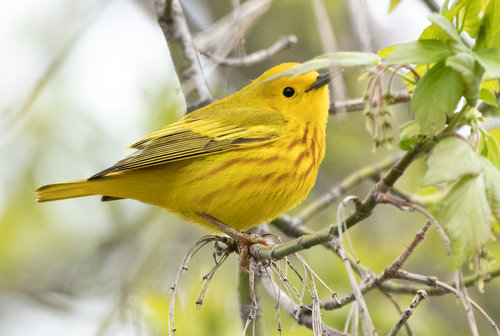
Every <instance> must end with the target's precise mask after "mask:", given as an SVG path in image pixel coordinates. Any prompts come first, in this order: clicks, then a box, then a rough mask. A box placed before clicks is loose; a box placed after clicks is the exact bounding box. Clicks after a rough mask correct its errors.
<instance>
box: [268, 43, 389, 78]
mask: <svg viewBox="0 0 500 336" xmlns="http://www.w3.org/2000/svg"><path fill="white" fill-rule="evenodd" d="M379 63H380V56H378V55H377V54H372V53H365V52H350V51H346V52H338V53H335V54H332V55H327V56H320V57H317V58H314V59H312V60H309V61H307V62H304V63H302V64H299V65H296V66H294V67H293V68H290V69H288V70H285V71H282V72H280V73H279V74H276V75H274V76H271V77H268V78H266V79H265V80H264V81H262V83H265V82H269V81H272V80H275V79H278V78H282V77H286V76H290V77H292V78H293V77H297V76H301V75H303V74H306V73H308V72H311V71H313V70H321V69H329V68H330V67H332V66H335V67H340V68H347V67H353V66H361V65H375V64H379Z"/></svg>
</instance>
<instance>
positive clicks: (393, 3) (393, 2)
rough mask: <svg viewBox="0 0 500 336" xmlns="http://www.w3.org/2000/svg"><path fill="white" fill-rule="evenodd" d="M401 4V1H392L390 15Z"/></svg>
mask: <svg viewBox="0 0 500 336" xmlns="http://www.w3.org/2000/svg"><path fill="white" fill-rule="evenodd" d="M400 2H401V0H391V3H390V4H389V11H388V14H390V13H392V11H393V10H394V9H396V7H397V6H398V5H399V3H400Z"/></svg>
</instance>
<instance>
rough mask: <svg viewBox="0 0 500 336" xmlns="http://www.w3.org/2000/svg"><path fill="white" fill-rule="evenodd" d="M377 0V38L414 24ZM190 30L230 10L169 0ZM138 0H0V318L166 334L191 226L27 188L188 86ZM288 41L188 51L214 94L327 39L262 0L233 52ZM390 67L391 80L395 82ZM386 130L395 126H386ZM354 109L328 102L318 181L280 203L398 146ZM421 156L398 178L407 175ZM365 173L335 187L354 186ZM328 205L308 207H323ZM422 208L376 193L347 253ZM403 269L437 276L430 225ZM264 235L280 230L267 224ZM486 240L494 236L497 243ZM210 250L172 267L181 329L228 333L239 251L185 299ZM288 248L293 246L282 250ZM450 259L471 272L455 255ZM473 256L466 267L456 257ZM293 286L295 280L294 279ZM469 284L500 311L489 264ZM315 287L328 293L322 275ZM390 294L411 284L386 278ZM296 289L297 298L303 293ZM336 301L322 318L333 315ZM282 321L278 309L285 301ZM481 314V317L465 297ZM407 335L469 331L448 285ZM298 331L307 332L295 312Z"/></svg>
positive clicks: (44, 327)
mask: <svg viewBox="0 0 500 336" xmlns="http://www.w3.org/2000/svg"><path fill="white" fill-rule="evenodd" d="M347 1H348V0H344V1H333V0H331V1H330V0H325V2H324V3H325V5H326V8H327V9H328V15H329V18H330V20H331V23H332V26H333V30H334V33H335V37H336V39H337V43H338V49H339V50H342V51H357V50H360V44H359V38H358V36H357V35H356V32H355V30H354V29H353V27H352V22H351V19H350V14H349V11H348V3H347ZM388 2H389V1H388V0H377V1H368V12H369V13H370V17H369V22H368V24H369V27H370V31H371V33H372V34H373V35H372V37H373V39H374V46H373V47H374V50H373V51H374V52H376V51H378V50H379V49H381V48H384V47H387V46H389V45H390V44H393V43H396V42H402V41H406V40H411V39H415V38H417V37H418V36H419V34H420V32H421V31H422V30H423V29H424V28H425V27H426V26H427V22H426V19H425V17H426V15H427V14H428V13H429V10H428V9H427V8H426V7H425V5H424V4H423V2H421V1H416V0H406V1H403V2H402V4H401V5H400V6H399V7H398V8H397V9H396V11H395V12H393V13H391V14H387V9H388V6H389V3H388ZM182 3H183V6H184V8H185V10H186V14H187V17H188V20H189V23H190V27H191V30H192V32H193V33H194V34H196V33H198V32H201V31H202V30H204V29H206V28H207V27H209V26H210V25H211V24H213V23H214V22H216V21H217V20H219V19H220V18H222V17H223V16H225V15H227V14H229V13H230V11H231V2H230V1H209V0H206V1H204V0H190V1H182ZM152 8H153V5H152V3H150V2H148V1H132V0H93V1H76V0H42V1H34V0H26V1H19V2H6V1H4V2H2V3H0V45H1V46H2V48H1V49H0V97H1V99H0V172H1V174H0V335H68V334H71V335H95V334H103V335H107V334H109V335H144V334H165V333H167V330H168V326H167V324H166V323H167V320H166V318H167V314H168V305H169V300H170V297H169V296H168V292H169V288H170V286H171V284H172V283H173V281H174V277H175V274H176V272H177V269H178V267H179V265H180V264H181V261H182V259H183V256H184V255H185V254H186V253H187V252H188V250H189V249H190V247H191V246H192V245H193V244H194V243H195V242H196V241H197V240H198V239H199V238H200V237H202V235H203V234H204V232H202V231H201V230H199V229H198V228H196V227H194V226H192V225H190V224H187V223H184V222H182V221H180V220H178V219H176V218H175V217H174V216H173V215H171V214H168V213H166V212H164V211H162V210H161V209H157V208H154V207H152V206H148V205H143V204H140V203H138V202H135V201H130V200H123V201H119V202H109V203H100V202H99V199H98V198H97V197H92V198H84V199H77V200H69V201H64V202H56V203H48V204H36V203H35V202H34V190H35V188H36V187H38V186H40V185H42V184H47V183H54V182H62V181H68V180H73V179H81V178H85V177H88V176H91V175H92V174H94V173H95V172H98V171H100V170H102V169H104V168H106V167H108V166H110V165H112V164H113V163H115V162H116V161H117V160H119V159H121V158H123V157H124V156H125V155H126V154H127V153H126V152H125V150H124V149H125V148H126V147H127V146H128V145H130V144H132V143H133V142H135V141H137V140H139V139H141V138H142V137H144V136H145V135H147V134H149V133H150V132H152V131H155V130H157V129H159V128H161V127H162V126H163V125H166V124H168V123H170V122H173V121H175V120H177V119H179V118H180V117H181V116H182V115H183V113H184V111H185V103H184V100H183V97H182V94H181V91H180V87H179V83H178V80H177V78H176V75H175V72H174V70H173V66H172V63H171V60H170V56H169V53H168V49H167V46H166V43H165V40H164V37H163V35H162V33H161V30H160V29H159V27H158V25H157V24H156V22H155V20H154V16H153V14H152V11H153V9H152ZM291 34H293V35H296V36H297V38H298V43H297V44H296V45H295V46H293V47H292V48H291V49H289V50H287V51H284V52H282V53H280V54H278V55H276V56H275V57H272V58H271V59H268V60H266V61H264V62H262V63H259V64H257V65H252V66H249V67H243V68H216V67H213V66H211V65H210V64H209V63H208V62H207V60H206V59H204V58H203V59H202V63H203V65H204V68H205V70H207V80H208V82H209V86H210V89H211V91H212V93H213V95H214V97H216V98H221V97H224V96H226V95H228V94H230V93H232V92H234V91H236V90H239V89H240V88H241V87H243V86H244V85H245V84H246V83H248V82H249V81H250V80H252V79H254V78H256V77H258V76H259V75H260V74H261V73H262V72H264V71H265V70H267V69H268V68H270V67H272V66H274V65H276V64H279V63H281V62H286V61H295V62H302V61H306V60H308V59H311V58H313V57H315V56H318V55H320V54H323V53H324V51H323V47H322V44H321V39H320V33H319V31H318V27H317V24H316V19H315V15H314V10H313V6H312V2H311V1H305V0H275V1H273V2H272V3H271V4H270V8H269V9H268V11H267V12H266V13H265V14H263V15H262V17H261V18H260V19H259V20H258V21H257V22H256V23H255V24H254V26H253V28H252V29H251V30H250V31H249V33H248V34H247V35H246V37H245V49H246V51H247V53H251V52H253V51H257V50H260V49H263V48H267V47H269V46H270V45H271V44H272V43H274V42H275V41H276V40H277V39H278V38H280V37H281V36H283V35H291ZM360 74H361V70H349V71H347V70H346V71H344V73H343V79H344V81H345V85H346V88H347V97H348V98H358V97H361V96H362V95H363V90H364V86H366V81H361V82H359V81H358V77H359V75H360ZM400 85H401V84H400V83H396V84H395V86H394V88H393V89H394V90H395V91H397V90H399V89H403V88H402V87H401V86H400ZM391 112H392V116H393V117H392V123H393V127H394V129H396V130H397V127H398V126H399V125H402V124H403V123H404V122H406V121H407V120H409V118H410V115H409V112H408V107H407V106H406V105H399V106H394V107H392V108H391ZM394 134H396V132H394ZM370 139H371V136H370V135H369V134H368V133H367V132H366V131H365V125H364V119H363V116H362V113H361V112H355V113H349V114H346V115H341V116H331V117H330V121H329V124H328V135H327V154H326V158H325V160H324V162H323V164H322V165H321V168H320V172H319V177H318V181H317V183H316V186H315V188H314V189H313V191H312V192H311V194H310V195H309V197H308V198H307V200H306V201H304V203H303V204H302V205H301V206H299V207H298V208H297V209H294V210H293V211H292V212H291V215H293V214H296V213H298V212H299V211H300V209H301V208H303V207H304V206H306V205H307V204H309V203H311V202H312V201H314V200H315V199H317V198H318V197H319V196H320V195H322V194H324V193H325V192H327V191H328V190H329V189H330V188H331V187H333V186H334V185H336V183H338V182H339V181H340V180H341V179H343V178H344V177H346V176H347V175H348V174H349V173H351V172H353V171H355V170H357V169H359V168H361V167H363V166H365V165H367V164H370V163H375V162H378V161H380V160H381V159H383V158H385V157H387V156H388V155H392V154H394V153H397V150H392V151H388V150H386V149H379V150H378V151H376V152H373V151H372V143H371V141H370ZM424 169H425V162H424V160H423V159H419V160H418V161H416V162H415V163H414V164H412V166H411V167H410V169H409V171H408V172H407V174H405V176H404V177H403V178H402V179H401V181H399V182H398V185H399V186H400V187H401V188H403V189H405V190H409V191H411V192H417V191H418V182H419V180H420V179H421V177H422V175H423V172H424ZM371 186H372V182H369V181H367V182H364V183H363V184H362V185H361V186H358V187H356V188H354V189H352V190H351V191H350V192H349V193H350V194H353V195H356V196H359V197H361V198H363V197H364V196H365V195H366V194H367V192H368V190H369V189H370V187H371ZM336 208H337V206H336V205H334V206H332V207H331V208H330V209H328V210H326V211H324V212H322V213H321V214H319V215H318V216H316V217H314V219H313V220H311V222H310V223H309V224H308V226H310V227H311V228H313V229H321V228H323V227H325V226H327V225H329V224H331V223H334V222H335V221H336V217H335V216H336V211H335V209H336ZM424 220H425V219H424V218H423V216H421V215H418V214H410V213H403V212H401V211H399V210H397V209H396V208H393V207H388V206H379V207H378V208H377V209H376V210H375V212H374V214H373V216H372V217H370V218H369V219H368V220H366V221H364V222H362V223H360V224H359V225H357V226H355V227H354V228H353V229H352V230H350V231H349V233H350V237H351V239H352V241H353V244H354V247H355V250H356V253H357V255H358V257H359V258H360V260H361V262H362V263H363V264H365V265H366V266H368V267H370V268H371V269H372V270H374V271H375V272H378V273H380V272H381V271H382V270H383V269H384V268H385V267H386V266H387V265H389V264H390V263H391V262H392V261H393V260H394V259H395V258H396V257H397V256H398V255H399V254H400V253H401V252H402V251H403V249H404V248H405V247H406V246H408V244H409V243H410V242H411V240H412V239H413V237H414V236H415V233H416V232H417V231H418V230H419V229H420V228H421V226H422V225H423V223H424ZM429 231H430V232H429V234H428V235H427V237H426V238H425V240H424V242H423V243H422V244H421V245H420V246H419V247H418V248H417V250H416V252H415V254H414V255H413V256H412V257H411V258H410V260H409V261H408V262H407V264H406V265H405V267H404V268H405V269H406V270H409V271H412V272H415V273H421V274H425V275H434V276H438V277H439V279H440V280H443V281H451V280H452V279H453V276H452V275H451V274H449V272H448V268H449V259H448V257H447V256H446V252H445V250H444V248H443V246H442V244H441V242H440V239H439V237H438V235H437V234H436V232H435V230H433V229H430V230H429ZM276 233H277V234H278V235H281V236H284V235H283V234H280V233H279V232H276ZM498 245H499V244H498V243H492V244H490V246H489V247H490V250H491V251H492V252H493V254H495V255H499V254H500V249H499V246H498ZM212 253H213V249H212V248H210V247H206V248H204V249H203V250H202V252H201V253H199V254H198V255H196V256H195V257H194V259H193V261H192V263H191V264H190V266H189V271H188V272H187V273H186V274H184V275H183V276H182V277H181V282H180V284H179V288H178V293H177V294H178V296H177V301H176V302H177V306H176V326H177V329H178V330H179V331H178V334H179V335H214V334H217V335H239V334H241V331H242V322H241V320H240V318H239V306H238V289H237V286H238V284H237V281H238V266H237V258H236V256H231V257H230V258H229V260H228V261H227V262H226V264H224V265H223V266H222V267H221V269H220V270H219V271H218V272H217V274H216V275H215V278H214V280H213V282H212V284H211V285H210V287H209V290H208V293H207V296H206V297H205V299H204V304H203V306H202V307H201V309H196V305H195V303H194V302H195V301H196V300H197V298H198V295H199V292H200V290H201V285H200V283H201V280H202V276H203V275H205V274H206V273H208V272H209V271H210V269H211V268H212V266H213V258H212ZM301 254H302V256H303V257H304V258H305V259H306V260H307V262H308V263H309V265H310V266H311V267H312V269H313V270H315V271H316V273H317V274H318V275H319V276H320V277H321V278H322V279H323V281H325V282H326V283H327V284H328V285H329V286H330V287H331V288H332V289H333V290H334V291H335V292H337V293H338V295H339V296H340V297H341V296H344V295H347V294H349V293H350V292H351V289H350V285H349V283H348V281H347V276H346V272H345V269H344V267H343V265H342V264H341V263H340V261H339V260H338V258H337V257H335V256H334V255H333V254H332V253H331V252H328V251H326V250H325V249H323V248H322V247H316V248H313V249H310V250H307V251H304V252H303V253H301ZM295 262H296V261H295ZM464 271H465V272H466V273H467V269H466V268H465V269H464ZM469 273H470V272H469ZM296 285H297V286H298V282H296ZM257 291H258V294H260V295H259V296H260V298H261V302H262V307H263V315H262V316H263V318H264V320H265V324H266V327H267V330H268V334H269V335H275V334H278V331H277V328H278V319H277V314H276V312H275V310H274V305H275V303H274V301H273V300H272V299H271V298H270V297H268V296H267V294H266V293H264V291H263V289H262V288H257ZM485 291H486V292H485V293H484V294H481V293H479V291H478V290H477V289H476V288H471V289H470V291H469V293H470V296H471V297H472V298H473V299H474V300H476V301H477V302H478V303H479V304H480V305H481V306H482V307H483V308H484V310H485V311H486V312H488V313H489V314H490V316H491V317H492V318H493V319H496V322H497V323H498V322H499V320H500V304H499V302H500V300H499V298H500V281H499V280H497V279H495V280H493V281H492V282H491V283H489V284H487V285H486V289H485ZM319 293H320V299H324V300H327V299H329V298H330V294H329V292H328V291H327V290H326V289H324V288H322V287H321V286H319ZM366 300H367V304H368V308H369V309H370V313H371V315H372V317H373V319H374V322H375V326H376V327H377V329H378V331H379V333H380V334H386V333H387V332H388V331H389V330H390V328H391V327H392V326H393V325H394V323H395V321H396V320H397V318H398V316H399V313H398V312H397V311H396V309H395V308H394V306H393V304H392V303H391V302H390V301H389V300H388V299H387V298H386V297H385V296H384V295H382V294H381V293H380V292H377V291H374V292H372V293H370V294H368V295H366ZM396 300H397V301H398V302H399V303H400V305H401V307H402V309H405V308H406V307H408V305H409V304H410V302H411V300H412V297H411V296H403V295H399V296H397V297H396ZM306 302H307V303H308V302H310V301H306ZM349 309H350V308H349V307H346V308H344V309H341V310H338V311H334V312H325V313H324V316H323V319H324V321H325V323H327V324H329V325H330V326H332V327H335V328H338V329H343V326H344V323H345V321H346V318H347V315H348V312H349ZM281 316H282V323H283V334H285V335H286V334H289V333H290V331H291V328H292V319H291V318H290V317H289V316H287V315H286V313H285V312H281ZM476 317H477V320H478V324H479V328H480V331H481V332H482V333H484V334H485V335H488V334H492V333H493V332H492V331H491V327H490V326H489V325H488V323H487V322H486V321H485V320H484V318H483V317H482V316H479V315H477V314H476ZM410 325H411V326H412V329H413V331H414V334H416V335H423V334H425V335H451V334H453V335H468V334H470V332H469V328H468V325H467V321H466V318H465V313H464V311H463V308H462V306H461V305H460V303H459V301H458V300H457V299H456V298H455V297H454V296H452V295H448V296H445V297H432V298H429V299H427V300H426V301H424V302H423V303H422V304H421V305H420V306H419V308H418V309H417V310H416V313H415V314H414V315H413V317H412V318H411V319H410ZM294 334H296V335H311V334H312V331H310V330H308V329H306V328H304V327H302V326H296V328H295V332H294Z"/></svg>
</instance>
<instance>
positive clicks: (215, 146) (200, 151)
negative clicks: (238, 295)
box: [36, 63, 329, 230]
mask: <svg viewBox="0 0 500 336" xmlns="http://www.w3.org/2000/svg"><path fill="white" fill-rule="evenodd" d="M295 65H297V64H295V63H285V64H281V65H279V66H276V67H274V68H272V69H270V70H268V71H266V72H265V73H264V74H263V75H262V76H260V77H259V78H258V79H256V80H254V81H253V82H252V83H251V84H249V85H248V86H246V87H244V88H243V89H242V90H241V91H239V92H236V93H235V94H233V95H231V96H229V97H227V98H225V99H222V100H220V101H217V102H215V103H213V104H210V105H208V106H206V107H204V108H201V109H199V110H196V111H194V112H192V113H190V114H187V115H186V116H184V117H183V118H182V119H181V120H179V121H178V122H176V123H173V124H171V125H168V126H166V127H165V128H163V129H161V130H159V131H157V132H155V133H152V134H151V135H149V136H147V137H146V138H144V139H143V140H141V141H139V142H137V143H135V144H133V145H132V146H130V148H133V149H136V152H135V153H133V154H132V155H130V156H129V157H127V158H125V159H123V160H121V161H119V162H118V163H116V164H115V165H114V166H112V167H110V168H108V169H106V170H104V171H102V172H101V173H98V174H96V175H94V176H92V177H91V178H89V179H87V180H79V181H73V182H67V183H60V184H50V185H46V186H42V187H40V188H38V189H37V190H36V192H37V201H38V202H48V201H55V200H60V199H67V198H75V197H83V196H90V195H103V196H105V197H104V200H113V199H116V198H131V199H136V200H138V201H141V202H144V203H148V204H153V205H157V206H160V207H162V208H164V209H166V210H168V211H170V212H172V213H175V214H177V215H179V216H180V217H181V218H183V219H186V220H188V221H191V222H195V223H198V224H202V225H204V226H205V227H207V228H209V229H211V230H214V229H215V227H214V226H213V225H212V224H210V223H208V222H206V221H205V220H204V219H202V218H201V217H199V216H198V214H208V215H210V216H212V217H214V218H217V219H218V220H220V221H222V222H223V223H225V224H227V225H229V226H231V227H233V228H234V229H236V230H246V229H249V228H251V227H253V226H256V225H259V224H261V223H263V222H266V221H269V220H272V219H274V218H276V217H277V216H279V215H280V214H282V213H283V212H285V211H286V210H288V209H290V208H292V207H294V206H296V205H297V204H298V203H300V202H301V201H302V200H303V199H304V198H305V197H306V196H307V194H308V193H309V191H310V190H311V188H312V186H313V185H314V182H315V180H316V175H317V171H318V167H319V164H320V163H321V161H322V160H323V157H324V154H325V128H326V122H327V118H328V108H329V96H328V89H327V86H326V85H324V84H325V83H322V84H321V85H317V87H316V86H314V87H312V86H313V84H315V83H317V79H318V78H319V77H318V73H317V72H315V71H312V72H309V73H307V74H305V75H301V76H298V77H295V78H290V77H282V78H279V79H275V80H270V81H264V80H265V79H266V78H269V77H270V76H273V75H275V74H278V73H280V72H282V71H284V70H286V69H289V68H290V67H292V66H295ZM289 88H291V89H293V95H291V96H290V97H288V96H289V95H290V93H291V91H290V90H289ZM285 89H286V90H288V91H286V90H285ZM285 91H286V92H285Z"/></svg>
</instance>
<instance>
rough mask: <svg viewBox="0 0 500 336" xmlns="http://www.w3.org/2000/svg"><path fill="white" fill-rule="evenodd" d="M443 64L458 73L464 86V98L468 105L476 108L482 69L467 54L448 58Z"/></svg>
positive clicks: (458, 54)
mask: <svg viewBox="0 0 500 336" xmlns="http://www.w3.org/2000/svg"><path fill="white" fill-rule="evenodd" d="M445 64H446V65H447V66H449V67H451V68H452V69H453V70H455V71H457V72H458V73H460V75H461V76H462V80H463V81H464V84H465V89H464V97H465V99H467V103H469V105H471V106H476V103H477V100H478V98H479V90H480V85H481V79H482V78H483V73H484V69H483V68H482V67H481V66H480V65H479V63H478V62H476V60H475V59H474V56H472V55H471V54H470V53H468V52H460V53H457V54H455V55H452V56H450V57H448V58H447V59H446V62H445Z"/></svg>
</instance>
